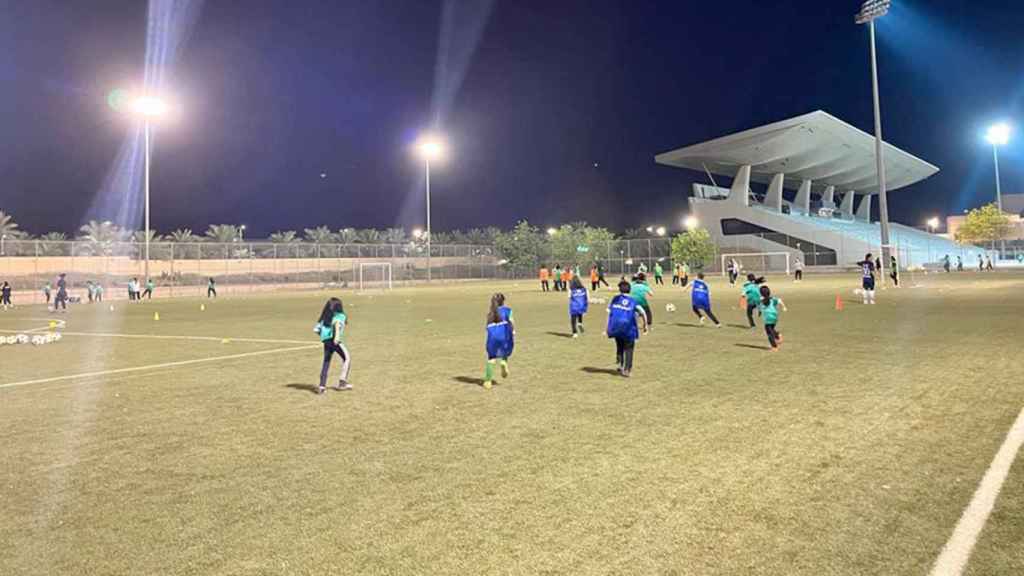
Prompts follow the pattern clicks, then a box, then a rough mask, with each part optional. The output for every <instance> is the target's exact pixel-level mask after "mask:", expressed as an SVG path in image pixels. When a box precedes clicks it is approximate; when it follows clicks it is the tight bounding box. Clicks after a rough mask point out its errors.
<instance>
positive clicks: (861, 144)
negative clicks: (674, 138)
mask: <svg viewBox="0 0 1024 576" xmlns="http://www.w3.org/2000/svg"><path fill="white" fill-rule="evenodd" d="M883 158H884V159H885V181H886V186H887V190H890V191H891V190H898V189H899V188H903V187H905V186H909V185H911V184H914V183H915V182H920V181H921V180H924V179H925V178H928V177H929V176H931V175H932V174H935V173H936V172H938V171H939V168H938V167H937V166H934V165H932V164H929V163H928V162H925V161H924V160H921V159H920V158H917V157H916V156H913V155H912V154H909V153H907V152H904V151H903V150H900V149H899V148H897V147H895V146H892V145H890V144H888V143H886V144H884V152H883ZM654 160H655V162H657V163H658V164H664V165H666V166H676V167H678V168H689V169H691V170H699V171H701V172H704V171H705V170H706V171H708V172H711V173H712V174H717V175H721V176H727V177H732V176H735V175H736V171H737V170H738V169H739V167H740V166H744V165H748V164H749V165H750V179H751V180H753V181H755V182H762V183H768V182H770V181H771V179H772V177H773V176H774V175H775V174H785V184H784V186H785V187H786V188H790V189H796V188H799V186H800V183H801V182H802V181H804V180H811V181H812V182H813V184H812V188H813V189H814V190H815V191H821V190H823V189H824V188H825V187H827V186H835V188H836V190H837V191H840V192H845V191H848V190H853V191H855V192H857V193H860V194H876V193H878V174H877V170H876V164H875V138H874V136H872V135H870V134H868V133H866V132H864V131H863V130H859V129H857V128H855V127H853V126H851V125H849V124H847V123H846V122H843V121H842V120H840V119H838V118H836V117H835V116H832V115H831V114H828V113H826V112H824V111H822V110H818V111H815V112H811V113H810V114H804V115H803V116H797V117H795V118H790V119H788V120H782V121H781V122H775V123H774V124H768V125H766V126H761V127H759V128H752V129H750V130H744V131H743V132H737V133H736V134H730V135H728V136H722V137H721V138H715V139H714V140H709V141H707V142H702V143H700V144H694V145H692V146H687V147H685V148H679V149H678V150H672V151H671V152H665V153H663V154H658V155H657V156H655V157H654Z"/></svg>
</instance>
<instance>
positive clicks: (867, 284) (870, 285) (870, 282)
mask: <svg viewBox="0 0 1024 576" xmlns="http://www.w3.org/2000/svg"><path fill="white" fill-rule="evenodd" d="M861 285H862V286H863V287H864V289H865V290H874V289H875V279H874V278H867V277H865V278H864V282H863V283H862V284H861Z"/></svg>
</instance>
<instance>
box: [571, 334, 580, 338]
mask: <svg viewBox="0 0 1024 576" xmlns="http://www.w3.org/2000/svg"><path fill="white" fill-rule="evenodd" d="M572 337H573V338H579V337H580V335H579V334H573V335H572Z"/></svg>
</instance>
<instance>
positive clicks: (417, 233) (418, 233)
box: [412, 228, 423, 240]
mask: <svg viewBox="0 0 1024 576" xmlns="http://www.w3.org/2000/svg"><path fill="white" fill-rule="evenodd" d="M412 237H413V238H415V239H417V240H419V239H420V238H423V230H420V229H419V228H414V229H413V231H412Z"/></svg>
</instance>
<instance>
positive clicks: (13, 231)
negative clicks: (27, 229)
mask: <svg viewBox="0 0 1024 576" xmlns="http://www.w3.org/2000/svg"><path fill="white" fill-rule="evenodd" d="M20 232H21V231H20V230H18V223H17V222H15V221H14V217H13V216H11V215H10V214H8V213H6V212H4V211H3V210H0V234H2V235H4V236H7V237H8V238H13V237H14V236H15V235H17V234H18V233H20Z"/></svg>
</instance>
